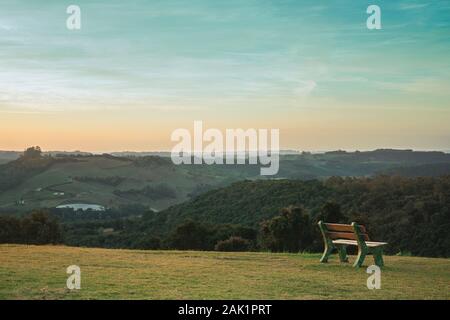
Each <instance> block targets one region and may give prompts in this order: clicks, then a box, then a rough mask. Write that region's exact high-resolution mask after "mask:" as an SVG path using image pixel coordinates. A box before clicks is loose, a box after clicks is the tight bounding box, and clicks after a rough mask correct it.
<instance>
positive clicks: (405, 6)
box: [399, 3, 430, 10]
mask: <svg viewBox="0 0 450 320" xmlns="http://www.w3.org/2000/svg"><path fill="white" fill-rule="evenodd" d="M429 5H430V4H429V3H401V4H400V5H399V9H400V10H416V9H422V8H425V7H428V6H429Z"/></svg>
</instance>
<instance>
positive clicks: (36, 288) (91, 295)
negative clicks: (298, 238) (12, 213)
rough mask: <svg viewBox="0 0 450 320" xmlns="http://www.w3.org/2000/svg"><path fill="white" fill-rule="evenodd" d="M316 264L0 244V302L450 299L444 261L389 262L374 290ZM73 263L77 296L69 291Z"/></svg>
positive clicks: (261, 256) (353, 275) (334, 267)
mask: <svg viewBox="0 0 450 320" xmlns="http://www.w3.org/2000/svg"><path fill="white" fill-rule="evenodd" d="M318 259H319V255H317V254H273V253H218V252H194V251H139V250H108V249H91V248H72V247H64V246H19V245H0V299H450V260H449V259H431V258H416V257H397V256H395V257H394V256H388V257H386V258H385V261H386V267H385V268H384V269H383V271H382V275H381V279H382V280H381V281H382V283H381V289H380V290H368V289H367V287H366V280H367V277H368V276H369V275H368V274H366V268H361V269H359V270H356V269H354V268H352V267H351V266H350V265H348V264H347V265H342V264H339V263H338V262H337V260H336V257H334V259H331V261H330V263H328V264H320V263H319V262H318ZM367 262H368V263H369V264H371V263H372V260H371V259H368V260H367ZM367 262H366V263H367ZM73 264H75V265H78V266H80V268H81V290H75V291H69V290H68V289H66V279H67V277H68V275H67V274H66V268H67V267H68V266H69V265H73Z"/></svg>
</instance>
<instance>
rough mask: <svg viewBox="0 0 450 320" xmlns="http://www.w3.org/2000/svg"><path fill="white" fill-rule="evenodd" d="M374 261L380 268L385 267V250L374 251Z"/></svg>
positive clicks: (377, 249)
mask: <svg viewBox="0 0 450 320" xmlns="http://www.w3.org/2000/svg"><path fill="white" fill-rule="evenodd" d="M373 261H374V262H375V264H376V265H377V266H379V267H382V266H384V261H383V248H376V249H374V251H373Z"/></svg>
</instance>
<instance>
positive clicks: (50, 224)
mask: <svg viewBox="0 0 450 320" xmlns="http://www.w3.org/2000/svg"><path fill="white" fill-rule="evenodd" d="M61 241H62V233H61V226H60V224H59V223H58V222H57V221H56V220H55V219H54V218H52V217H51V216H50V215H49V214H48V213H47V212H43V211H36V212H33V213H31V214H30V215H28V216H25V217H24V218H17V217H8V216H0V243H21V244H57V243H60V242H61Z"/></svg>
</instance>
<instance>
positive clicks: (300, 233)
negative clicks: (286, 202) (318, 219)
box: [260, 207, 313, 252]
mask: <svg viewBox="0 0 450 320" xmlns="http://www.w3.org/2000/svg"><path fill="white" fill-rule="evenodd" d="M260 232H261V242H262V246H263V247H264V248H266V249H269V250H271V251H276V252H277V251H278V252H280V251H288V252H299V251H303V250H308V249H309V248H310V246H311V244H312V242H313V241H312V240H313V239H312V234H313V233H312V225H311V221H310V218H309V215H308V214H307V213H305V212H304V210H303V209H302V208H300V207H288V208H284V209H282V210H281V213H280V215H278V216H276V217H273V218H272V219H270V220H266V221H264V222H262V224H261V229H260Z"/></svg>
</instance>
